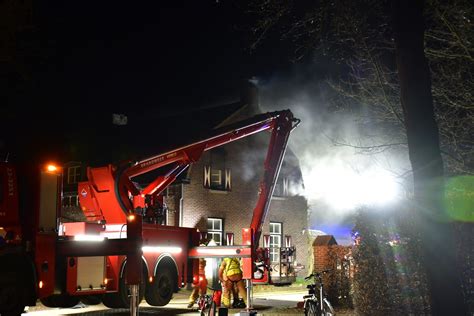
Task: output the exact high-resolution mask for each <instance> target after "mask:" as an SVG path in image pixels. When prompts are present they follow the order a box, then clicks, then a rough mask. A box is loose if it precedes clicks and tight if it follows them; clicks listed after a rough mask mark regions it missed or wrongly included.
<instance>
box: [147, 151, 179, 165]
mask: <svg viewBox="0 0 474 316" xmlns="http://www.w3.org/2000/svg"><path fill="white" fill-rule="evenodd" d="M176 156H178V153H177V152H176V151H175V152H174V153H171V154H168V155H166V159H169V158H173V157H176ZM163 160H165V156H160V157H156V158H155V159H152V160H149V161H145V162H142V163H141V164H140V168H144V167H148V166H151V165H154V164H155V163H158V162H162V161H163Z"/></svg>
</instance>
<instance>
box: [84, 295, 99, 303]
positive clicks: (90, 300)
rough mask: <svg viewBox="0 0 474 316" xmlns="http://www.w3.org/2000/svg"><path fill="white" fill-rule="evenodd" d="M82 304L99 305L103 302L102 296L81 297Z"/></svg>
mask: <svg viewBox="0 0 474 316" xmlns="http://www.w3.org/2000/svg"><path fill="white" fill-rule="evenodd" d="M81 302H82V303H84V304H85V305H97V304H100V303H101V302H102V299H101V296H100V295H86V296H81Z"/></svg>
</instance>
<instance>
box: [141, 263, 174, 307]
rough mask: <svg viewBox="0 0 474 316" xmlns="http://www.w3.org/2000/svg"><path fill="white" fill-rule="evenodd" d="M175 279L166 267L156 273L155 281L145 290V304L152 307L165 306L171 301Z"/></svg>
mask: <svg viewBox="0 0 474 316" xmlns="http://www.w3.org/2000/svg"><path fill="white" fill-rule="evenodd" d="M175 283H176V280H175V277H173V274H172V273H171V271H170V269H168V268H167V267H164V268H160V269H158V271H157V272H156V276H155V279H154V280H153V282H152V283H149V284H148V286H147V288H146V293H145V298H146V302H147V303H148V304H150V305H152V306H165V305H166V304H168V303H169V302H170V301H171V298H172V297H173V292H174V288H175Z"/></svg>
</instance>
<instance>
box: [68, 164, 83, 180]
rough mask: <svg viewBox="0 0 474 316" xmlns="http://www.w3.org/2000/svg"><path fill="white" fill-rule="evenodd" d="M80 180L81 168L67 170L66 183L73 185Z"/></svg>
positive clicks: (75, 167)
mask: <svg viewBox="0 0 474 316" xmlns="http://www.w3.org/2000/svg"><path fill="white" fill-rule="evenodd" d="M80 180H81V166H74V167H69V168H67V183H68V184H73V183H77V182H79V181H80Z"/></svg>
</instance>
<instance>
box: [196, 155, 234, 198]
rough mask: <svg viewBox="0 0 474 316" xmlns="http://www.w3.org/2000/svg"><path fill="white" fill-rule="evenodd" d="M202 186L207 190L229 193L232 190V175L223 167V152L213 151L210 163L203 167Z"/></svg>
mask: <svg viewBox="0 0 474 316" xmlns="http://www.w3.org/2000/svg"><path fill="white" fill-rule="evenodd" d="M203 185H204V187H205V188H207V189H211V190H219V191H230V190H231V189H232V173H231V170H230V169H229V168H226V165H225V152H224V150H216V149H215V150H213V151H211V154H210V163H209V164H208V165H205V166H204V179H203Z"/></svg>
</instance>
